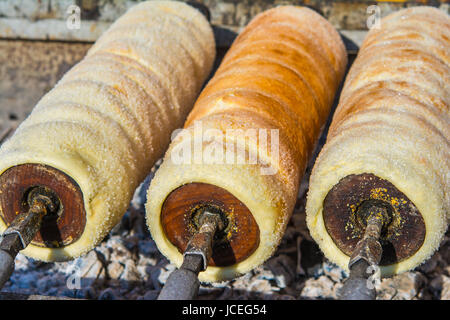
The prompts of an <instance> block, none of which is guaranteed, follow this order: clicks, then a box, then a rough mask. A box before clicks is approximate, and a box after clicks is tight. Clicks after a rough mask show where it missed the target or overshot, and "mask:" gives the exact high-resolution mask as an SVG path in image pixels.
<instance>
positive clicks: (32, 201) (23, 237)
mask: <svg viewBox="0 0 450 320" xmlns="http://www.w3.org/2000/svg"><path fill="white" fill-rule="evenodd" d="M28 204H29V207H30V209H29V210H28V211H27V212H25V213H21V214H19V215H18V216H17V217H16V218H15V219H14V221H13V222H12V223H11V225H10V226H9V227H8V228H7V229H6V230H5V232H4V233H3V235H2V239H1V242H0V289H1V288H3V286H4V285H5V283H6V282H7V281H8V279H9V278H10V277H11V274H12V273H13V271H14V259H15V258H16V256H17V254H18V253H19V251H20V250H23V249H25V248H26V247H27V246H28V245H29V244H30V242H31V241H32V240H33V238H34V236H35V235H36V233H37V232H38V231H39V229H40V228H41V225H42V220H43V218H44V216H45V215H46V214H47V212H51V211H54V210H55V204H54V203H53V201H52V199H50V197H48V196H46V195H43V194H40V193H39V192H33V191H31V192H30V196H29V197H28Z"/></svg>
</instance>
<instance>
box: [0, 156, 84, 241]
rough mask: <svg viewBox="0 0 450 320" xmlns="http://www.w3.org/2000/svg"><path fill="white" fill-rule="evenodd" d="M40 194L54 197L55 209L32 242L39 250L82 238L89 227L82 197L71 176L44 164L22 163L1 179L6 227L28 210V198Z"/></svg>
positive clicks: (0, 206)
mask: <svg viewBox="0 0 450 320" xmlns="http://www.w3.org/2000/svg"><path fill="white" fill-rule="evenodd" d="M33 192H40V193H43V194H46V195H48V196H49V197H51V198H52V200H53V201H52V202H53V203H54V204H55V207H54V210H51V211H50V212H48V214H47V215H46V216H44V218H43V221H42V226H41V229H40V230H39V232H38V233H37V234H36V236H35V237H34V238H33V241H32V242H31V243H32V244H33V245H35V246H38V247H47V248H61V247H64V246H67V245H69V244H71V243H73V242H75V241H76V240H78V238H79V237H80V236H81V234H82V233H83V231H84V227H85V225H86V211H85V208H84V200H83V194H82V192H81V189H80V187H79V186H78V184H77V183H76V182H75V181H74V180H73V179H72V178H71V177H69V176H68V175H66V174H65V173H63V172H61V171H60V170H57V169H55V168H53V167H50V166H46V165H42V164H32V163H28V164H23V165H18V166H15V167H12V168H9V169H8V170H6V171H5V172H4V173H3V174H2V175H1V176H0V217H1V219H3V222H4V223H5V224H6V225H9V224H11V222H12V221H13V220H14V219H15V217H16V216H17V215H18V214H20V213H23V212H27V211H28V209H29V205H28V201H27V200H28V198H29V197H30V194H31V193H33Z"/></svg>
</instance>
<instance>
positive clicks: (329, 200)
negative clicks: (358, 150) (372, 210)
mask: <svg viewBox="0 0 450 320" xmlns="http://www.w3.org/2000/svg"><path fill="white" fill-rule="evenodd" d="M369 206H377V207H381V208H384V209H385V210H384V211H385V212H386V215H387V216H386V219H385V221H387V222H386V223H385V225H384V226H383V229H382V233H381V238H380V242H381V245H382V247H383V255H382V258H381V262H380V265H391V264H395V263H398V262H400V261H403V260H405V259H407V258H409V257H410V256H412V255H413V254H415V253H416V252H417V251H418V250H419V249H420V247H421V246H422V244H423V242H424V240H425V233H426V228H425V222H424V220H423V217H422V215H421V213H420V212H419V210H418V209H417V207H416V206H415V205H414V203H412V201H411V200H410V199H408V197H407V196H406V195H405V194H403V193H402V192H401V191H400V190H398V189H397V188H396V187H395V186H394V185H393V184H392V183H390V182H389V181H387V180H384V179H381V178H379V177H377V176H375V175H374V174H371V173H363V174H359V175H349V176H347V177H345V178H343V179H341V180H340V181H339V183H338V184H336V185H335V186H334V187H333V188H332V189H331V190H330V191H329V192H328V194H327V196H326V197H325V199H324V202H323V219H324V223H325V227H326V229H327V232H328V234H329V235H330V236H331V238H332V239H333V241H334V243H335V244H336V245H337V246H338V248H339V249H341V250H342V252H344V253H345V254H346V255H348V256H351V254H352V252H353V250H354V249H355V247H356V244H357V243H358V241H359V240H360V239H361V237H362V236H363V235H364V231H365V224H364V221H365V220H364V216H363V215H361V212H366V211H367V210H365V209H366V208H367V207H369Z"/></svg>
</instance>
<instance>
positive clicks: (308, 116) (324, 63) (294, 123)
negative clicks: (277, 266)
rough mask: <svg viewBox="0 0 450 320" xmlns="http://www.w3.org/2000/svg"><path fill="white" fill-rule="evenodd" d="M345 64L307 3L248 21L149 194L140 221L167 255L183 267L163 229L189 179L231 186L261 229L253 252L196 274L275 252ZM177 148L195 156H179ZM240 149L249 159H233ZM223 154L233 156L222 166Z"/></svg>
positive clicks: (220, 272) (232, 272)
mask: <svg viewBox="0 0 450 320" xmlns="http://www.w3.org/2000/svg"><path fill="white" fill-rule="evenodd" d="M346 63H347V55H346V51H345V47H344V44H343V42H342V40H341V38H340V36H339V34H338V33H337V32H336V30H334V29H333V27H332V26H331V25H330V24H329V23H328V22H327V21H326V20H325V19H324V18H323V17H321V16H320V15H319V14H317V13H315V12H314V11H312V10H309V9H307V8H302V7H295V6H281V7H277V8H275V9H270V10H267V11H265V12H263V13H261V14H260V15H258V16H256V17H255V18H254V19H253V20H252V21H251V22H250V23H249V25H248V26H247V27H246V28H245V29H244V30H243V31H242V32H241V34H240V35H239V36H238V37H237V38H236V40H235V41H234V43H233V45H232V46H231V48H230V49H229V51H228V52H227V54H226V55H225V57H224V59H223V61H222V63H221V65H220V67H219V69H218V70H217V72H216V74H215V75H214V77H213V78H212V79H211V80H210V81H209V83H208V84H207V86H206V87H205V88H204V89H203V91H202V93H201V94H200V97H199V98H198V100H197V102H196V104H195V106H194V109H193V110H192V112H191V113H190V114H189V116H188V119H187V121H186V123H185V130H184V131H182V132H181V133H179V134H178V135H177V136H176V137H175V139H174V140H173V141H172V143H171V145H170V147H169V149H168V151H167V152H166V155H165V157H164V161H163V163H162V165H161V167H160V168H159V169H158V171H157V172H156V174H155V177H154V179H153V180H152V183H151V186H150V188H149V191H148V196H147V199H148V202H147V204H146V211H147V224H148V226H149V228H150V231H151V234H152V237H153V239H154V240H155V242H156V244H157V246H158V248H159V249H160V251H161V252H162V253H163V254H164V255H165V256H166V257H167V258H168V259H169V260H170V261H172V262H174V263H176V264H177V265H178V266H180V265H181V263H182V254H181V253H180V251H179V249H178V248H177V247H176V246H175V245H174V244H172V243H171V241H170V240H169V239H168V238H167V236H166V234H165V231H164V228H163V225H162V222H161V211H162V207H163V205H164V202H165V200H166V199H167V197H168V196H169V195H170V194H171V193H172V192H173V191H174V190H176V189H177V188H179V187H181V186H183V185H186V184H189V183H193V182H200V183H206V184H210V185H213V186H217V187H220V188H222V189H225V190H226V191H228V192H229V193H231V194H232V195H233V196H234V197H236V198H237V199H238V200H239V201H240V202H241V203H243V204H244V205H245V206H246V207H247V208H248V209H249V211H250V212H251V214H252V215H253V218H254V219H255V220H256V223H257V225H258V228H259V232H260V236H259V238H260V242H259V246H258V247H257V248H256V249H255V251H254V252H253V253H251V255H249V256H248V257H246V258H245V259H243V260H242V261H238V262H237V263H234V264H232V265H228V266H209V267H208V268H207V270H206V271H204V272H201V273H200V275H199V277H200V280H201V281H207V282H215V281H223V280H227V279H231V278H234V277H236V276H238V275H240V274H243V273H245V272H248V271H250V270H252V269H253V268H255V267H257V266H259V265H261V264H262V263H263V262H264V261H265V260H267V259H268V258H269V257H270V256H271V255H272V254H273V252H274V250H275V249H276V247H277V245H278V244H279V242H280V240H281V237H282V235H283V232H284V230H285V228H286V225H287V222H288V220H289V217H290V215H291V213H292V211H293V208H294V204H295V201H296V198H297V193H298V184H299V179H300V177H301V176H302V174H303V172H304V170H305V167H306V164H307V161H308V159H309V157H310V155H311V153H312V151H313V149H314V146H315V144H316V141H317V139H318V137H319V134H320V132H321V129H322V127H323V126H324V124H325V121H326V118H327V116H328V114H329V112H330V108H331V103H332V101H333V97H334V94H335V92H336V90H337V88H338V85H339V83H340V81H341V79H342V77H343V74H344V71H345V66H346ZM197 126H201V128H202V129H203V132H204V133H205V135H204V136H200V135H199V133H198V132H199V131H196V130H197ZM251 130H257V132H260V131H258V130H261V131H263V130H265V132H266V133H267V137H268V139H267V140H264V139H260V138H256V139H253V138H252V137H249V136H248V135H247V133H248V132H249V131H251ZM271 130H273V131H271ZM206 133H208V134H206ZM224 137H226V141H225V140H224ZM275 137H277V138H276V139H277V140H275ZM196 138H200V141H201V142H200V145H201V147H202V149H203V151H201V152H202V154H201V156H200V160H201V161H196V160H198V159H197V157H198V153H196V152H195V148H190V147H191V146H192V145H193V143H194V144H195V141H194V142H193V140H195V139H196ZM272 138H273V139H274V140H272ZM275 141H277V142H278V143H277V142H275ZM265 142H267V143H265ZM272 142H273V145H275V144H277V147H278V149H277V150H276V151H274V149H272V148H271V147H272V144H271V143H272ZM221 146H232V148H230V149H228V148H227V149H226V152H227V154H226V155H225V154H224V155H223V157H222V158H220V157H217V154H216V153H215V151H214V152H213V151H212V150H219V149H217V147H218V148H221ZM215 148H216V149H215ZM266 149H267V150H266ZM180 150H186V153H185V154H184V156H185V157H186V159H187V158H190V159H191V160H192V161H187V162H183V161H181V162H178V160H177V159H178V156H179V152H180ZM210 151H211V152H210ZM265 151H267V152H265ZM217 152H218V154H220V151H217ZM239 154H241V155H242V154H244V157H243V158H245V159H247V160H248V161H242V162H238V160H237V159H238V158H239ZM226 156H229V159H232V160H233V161H231V162H228V163H227V162H226V161H225V157H226ZM250 159H257V160H255V162H251V161H250ZM265 170H266V171H265ZM186 196H187V197H188V196H189V195H186Z"/></svg>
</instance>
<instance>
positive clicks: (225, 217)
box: [160, 183, 260, 267]
mask: <svg viewBox="0 0 450 320" xmlns="http://www.w3.org/2000/svg"><path fill="white" fill-rule="evenodd" d="M205 210H208V211H210V212H212V213H218V214H219V215H220V216H221V218H222V221H223V228H221V230H219V231H218V232H216V234H215V237H214V244H213V253H212V256H211V259H210V261H209V263H208V265H210V266H219V267H226V266H230V265H233V264H236V263H238V262H241V261H243V260H245V259H246V258H248V257H249V256H250V255H251V254H252V253H253V252H254V251H255V250H256V249H257V248H258V246H259V241H260V232H259V227H258V224H257V223H256V221H255V218H254V217H253V215H252V214H251V212H250V210H249V209H248V208H247V207H246V206H245V205H244V204H243V203H242V202H241V201H240V200H238V199H237V198H236V197H235V196H234V195H232V194H231V193H230V192H228V191H227V190H225V189H223V188H220V187H218V186H215V185H212V184H207V183H189V184H185V185H183V186H181V187H179V188H177V189H175V190H174V191H172V192H171V193H170V194H169V196H168V197H167V198H166V200H165V201H164V203H163V206H162V209H161V217H160V219H161V224H162V227H163V230H164V233H165V235H166V237H167V239H168V240H169V241H170V242H171V243H172V244H173V245H174V246H175V247H177V249H178V250H179V251H180V252H181V253H183V252H184V251H185V250H186V248H187V245H188V242H189V240H190V239H191V238H192V236H193V235H194V234H195V233H196V232H197V230H198V228H199V221H198V217H199V216H201V213H202V212H204V211H205Z"/></svg>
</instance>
